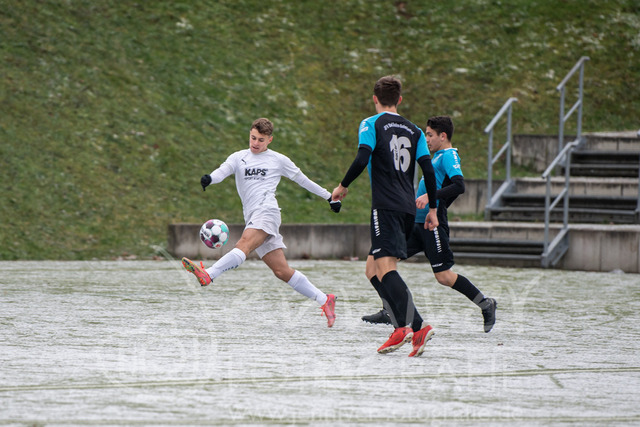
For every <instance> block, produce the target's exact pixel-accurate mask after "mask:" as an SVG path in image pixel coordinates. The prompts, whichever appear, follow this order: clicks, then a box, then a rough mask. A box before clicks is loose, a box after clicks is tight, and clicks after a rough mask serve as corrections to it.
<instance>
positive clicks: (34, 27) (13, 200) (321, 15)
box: [0, 0, 640, 260]
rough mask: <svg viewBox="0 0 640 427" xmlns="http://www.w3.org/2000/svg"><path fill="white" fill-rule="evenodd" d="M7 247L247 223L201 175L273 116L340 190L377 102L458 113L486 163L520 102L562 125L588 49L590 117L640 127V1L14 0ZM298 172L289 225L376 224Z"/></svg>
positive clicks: (8, 46)
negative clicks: (495, 126)
mask: <svg viewBox="0 0 640 427" xmlns="http://www.w3.org/2000/svg"><path fill="white" fill-rule="evenodd" d="M0 6H1V7H0V34H2V36H1V37H0V55H1V58H2V61H1V63H0V68H1V70H2V72H1V73H0V79H1V80H0V82H1V83H0V182H1V183H2V184H1V187H0V219H1V223H0V259H5V260H7V259H92V258H98V259H109V258H112V257H116V256H120V255H122V254H135V255H137V256H138V257H140V258H146V257H151V256H152V255H153V254H154V253H155V250H154V249H153V247H152V246H154V245H160V246H164V245H165V244H166V227H167V224H168V223H171V222H202V221H203V220H205V219H208V218H210V217H217V218H221V219H224V220H226V221H227V222H241V221H242V214H241V209H240V203H239V200H238V197H237V195H236V193H235V187H234V182H233V180H232V179H228V180H227V181H226V182H224V183H222V184H219V185H217V186H215V187H214V188H213V189H212V191H207V192H205V193H203V192H202V190H201V188H200V186H199V178H200V176H201V175H202V174H203V173H207V172H210V171H211V170H213V169H214V168H216V167H217V166H218V165H219V164H220V163H221V162H222V161H223V160H224V159H225V158H226V156H227V155H228V154H230V153H231V152H233V151H236V150H239V149H242V148H245V147H246V146H247V143H248V132H249V126H250V123H251V122H252V120H253V119H255V118H257V117H263V116H264V117H269V118H270V119H272V120H273V121H274V123H275V126H276V133H275V138H274V142H273V144H272V146H271V148H273V149H276V150H278V151H281V152H283V153H285V154H287V155H288V156H289V157H291V158H292V159H293V160H294V161H295V162H296V163H297V164H298V166H300V167H301V168H302V169H303V171H305V173H306V174H307V175H308V176H309V177H310V178H312V179H314V180H315V181H316V182H318V183H319V184H321V185H323V186H324V187H326V188H328V189H329V190H331V189H332V188H333V187H334V186H335V185H336V184H337V183H338V181H339V180H340V179H341V178H342V176H343V174H344V172H345V171H346V169H347V167H348V166H349V164H350V163H351V161H352V159H353V157H354V155H355V151H356V143H357V126H358V124H359V122H360V120H361V119H363V118H364V117H366V116H369V115H371V114H373V112H374V110H373V105H372V102H371V94H372V87H373V83H374V82H375V80H376V79H377V78H379V77H381V76H383V75H386V74H396V75H398V76H400V77H401V78H402V80H403V82H404V102H403V103H402V105H401V106H400V112H401V113H402V114H404V115H405V116H406V117H408V118H410V119H412V120H413V121H414V122H416V123H417V124H419V125H420V126H424V124H425V122H426V119H427V118H428V117H429V116H430V115H433V114H450V115H452V116H453V117H454V119H455V123H456V135H455V137H454V143H455V145H457V146H458V147H459V148H460V151H461V153H462V158H463V162H464V168H465V169H464V170H465V175H466V176H467V177H475V178H480V177H483V176H484V174H486V172H485V170H486V157H487V153H486V145H487V138H486V135H484V134H483V133H482V130H483V129H484V127H485V126H486V125H487V124H488V122H489V121H490V120H491V118H492V117H493V115H494V114H495V113H496V112H497V111H498V109H499V108H500V107H501V106H502V104H503V103H504V102H505V101H506V99H507V98H508V97H510V96H515V97H517V98H518V99H519V102H518V104H516V107H515V111H514V127H515V129H514V130H515V132H517V133H556V132H557V127H558V119H557V115H558V112H557V111H558V99H559V98H558V94H557V92H556V91H555V86H556V85H557V84H558V83H559V82H560V81H561V80H562V78H563V77H564V75H565V74H566V73H567V72H568V71H569V70H570V69H571V67H572V66H573V65H574V64H575V62H576V61H577V60H578V59H579V58H580V57H581V56H583V55H587V56H589V57H590V58H591V61H589V62H588V63H587V65H586V73H585V96H586V105H585V110H584V114H585V118H584V126H583V129H584V130H585V131H592V130H627V129H636V128H638V127H640V124H639V121H638V112H639V111H640V90H639V89H638V87H639V86H638V81H640V79H639V77H640V1H638V0H609V1H606V2H603V1H595V0H575V1H571V0H537V1H533V0H507V1H497V0H496V1H494V0H454V1H427V0H420V1H417V0H415V1H414V0H407V1H393V0H391V1H378V0H368V1H363V0H341V1H323V2H319V1H312V0H296V1H293V0H290V1H287V0H234V1H227V0H224V1H203V0H192V1H175V0H171V1H169V0H155V1H135V2H134V1H128V0H118V1H115V0H100V1H95V0H49V1H46V0H41V1H35V0H27V1H24V0H0ZM351 190H352V191H351V193H350V195H349V197H348V198H347V199H346V201H345V206H344V208H343V212H342V213H341V214H340V215H333V214H331V212H330V211H329V209H328V205H327V203H326V202H323V201H321V200H318V198H317V197H315V196H312V195H310V194H308V193H306V192H305V191H304V190H302V189H301V188H299V187H297V186H296V185H295V184H291V183H289V182H285V181H283V182H282V183H281V186H280V192H279V194H280V197H279V201H280V203H281V207H282V208H283V220H284V221H285V222H343V221H344V222H366V221H367V220H368V210H369V194H368V179H367V178H366V177H365V176H363V177H361V178H359V179H358V180H357V181H356V183H354V185H353V186H352V189H351Z"/></svg>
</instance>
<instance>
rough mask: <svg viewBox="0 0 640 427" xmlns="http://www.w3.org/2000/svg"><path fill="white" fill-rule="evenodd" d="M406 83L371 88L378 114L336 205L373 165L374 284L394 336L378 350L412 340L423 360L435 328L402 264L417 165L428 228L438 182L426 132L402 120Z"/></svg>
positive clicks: (366, 123)
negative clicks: (416, 303)
mask: <svg viewBox="0 0 640 427" xmlns="http://www.w3.org/2000/svg"><path fill="white" fill-rule="evenodd" d="M401 91H402V84H401V83H400V81H399V80H398V79H397V78H395V77H393V76H386V77H382V78H381V79H379V80H378V81H377V82H376V84H375V86H374V88H373V103H374V105H375V108H376V114H375V115H374V116H371V117H369V118H367V119H365V120H363V121H362V123H361V124H360V130H359V143H358V153H357V155H356V158H355V160H354V161H353V163H352V164H351V166H350V167H349V170H348V171H347V173H346V175H345V176H344V178H343V179H342V181H341V182H340V184H339V185H338V186H337V187H336V188H335V189H334V190H333V193H332V200H342V198H344V197H345V196H346V195H347V192H348V190H347V188H348V187H349V185H350V184H351V182H353V180H355V179H356V178H357V177H358V176H359V175H360V174H361V173H362V171H363V170H364V169H365V167H367V165H369V177H370V179H371V199H372V200H371V250H370V253H369V257H373V259H374V265H375V270H376V274H375V278H374V279H373V280H372V283H373V285H374V287H375V288H376V290H377V291H378V294H379V295H380V298H382V301H383V305H384V307H385V308H386V309H387V310H388V312H389V314H390V316H391V321H392V323H393V326H394V328H395V329H394V331H393V333H392V334H391V336H390V337H389V339H388V340H387V342H385V343H384V344H383V345H382V346H381V347H380V348H378V352H379V353H388V352H391V351H394V350H397V349H398V348H400V347H401V346H402V345H403V344H404V343H406V342H409V341H412V344H413V351H412V352H411V353H410V354H409V356H410V357H414V356H420V355H421V354H422V352H423V351H424V346H425V344H426V342H427V341H428V340H429V339H431V336H432V335H433V329H432V328H431V326H430V325H427V324H426V322H423V319H422V318H421V317H420V314H419V313H418V311H417V310H416V309H415V306H414V303H413V298H412V296H411V291H409V288H408V287H407V285H406V283H405V282H404V281H403V280H402V277H400V275H399V274H398V271H397V263H398V259H406V258H407V243H406V240H407V237H408V235H409V233H410V232H411V228H412V227H413V223H414V218H415V214H416V205H415V193H414V188H413V178H414V172H415V164H416V161H417V162H418V164H419V165H420V168H421V169H422V172H423V174H424V177H425V185H426V189H427V193H428V194H429V206H430V207H431V209H430V211H429V213H428V214H427V216H426V220H425V227H427V228H429V229H431V230H433V228H435V227H437V226H438V217H437V214H436V180H435V175H434V171H433V166H432V165H431V157H430V155H429V148H428V147H427V141H426V138H425V136H424V133H423V132H422V130H421V129H420V128H419V127H418V126H416V125H415V124H413V123H411V122H410V121H409V120H407V119H406V118H404V117H402V116H401V115H399V114H398V112H397V106H398V105H399V104H400V102H402V96H401Z"/></svg>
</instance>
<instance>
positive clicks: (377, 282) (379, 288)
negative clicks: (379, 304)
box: [369, 275, 389, 308]
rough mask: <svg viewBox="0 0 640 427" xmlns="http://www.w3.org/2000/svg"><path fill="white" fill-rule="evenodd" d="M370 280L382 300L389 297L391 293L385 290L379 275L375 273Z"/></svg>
mask: <svg viewBox="0 0 640 427" xmlns="http://www.w3.org/2000/svg"><path fill="white" fill-rule="evenodd" d="M369 281H370V282H371V285H372V286H373V288H374V289H375V290H376V292H377V293H378V295H379V296H380V299H381V300H382V301H384V300H388V299H389V295H387V293H386V292H385V291H384V287H383V286H382V283H380V279H378V276H375V275H374V276H373V277H372V278H371V279H369ZM383 308H384V304H383Z"/></svg>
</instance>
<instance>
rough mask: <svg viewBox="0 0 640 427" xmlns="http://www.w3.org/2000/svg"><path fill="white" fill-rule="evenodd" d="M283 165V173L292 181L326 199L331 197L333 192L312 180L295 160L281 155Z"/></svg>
mask: <svg viewBox="0 0 640 427" xmlns="http://www.w3.org/2000/svg"><path fill="white" fill-rule="evenodd" d="M281 166H282V175H283V176H285V177H287V178H289V179H290V180H291V181H293V182H295V183H296V184H298V185H299V186H300V187H302V188H304V189H305V190H307V191H308V192H310V193H313V194H315V195H316V196H320V197H322V198H323V199H325V200H328V199H329V198H331V193H330V192H329V191H328V190H326V189H324V188H322V187H320V186H319V185H318V184H316V183H315V182H313V181H311V180H310V179H309V178H308V177H307V176H306V175H305V174H304V173H303V172H302V171H301V170H300V168H299V167H298V166H296V165H295V163H293V161H292V160H291V159H290V158H288V157H287V156H285V155H283V156H282V157H281Z"/></svg>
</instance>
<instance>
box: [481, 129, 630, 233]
mask: <svg viewBox="0 0 640 427" xmlns="http://www.w3.org/2000/svg"><path fill="white" fill-rule="evenodd" d="M639 165H640V139H639V138H638V137H631V136H625V137H621V136H613V135H611V134H604V135H600V134H591V135H587V136H586V143H585V144H584V145H583V146H582V147H581V148H580V149H578V150H575V151H574V152H573V155H572V157H571V170H570V176H571V178H570V188H569V222H570V223H595V224H636V223H638V214H637V212H636V210H637V207H638V174H639V172H640V171H639ZM562 169H563V168H559V171H558V177H557V178H553V179H552V185H551V195H552V197H555V196H556V195H557V194H559V192H560V191H561V190H562V188H563V187H564V170H562ZM545 194H546V183H545V181H544V180H543V179H542V178H517V179H514V180H513V182H512V184H511V186H510V187H509V188H508V190H507V191H506V192H505V193H504V194H503V195H502V197H501V198H500V200H499V201H498V203H496V204H494V205H493V206H490V207H489V209H487V212H486V219H487V220H490V221H534V222H537V221H544V205H545ZM562 210H563V205H562V204H559V205H558V206H556V208H555V209H554V210H553V211H552V212H551V221H552V222H560V221H562Z"/></svg>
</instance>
